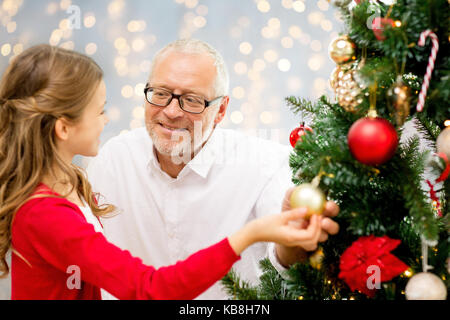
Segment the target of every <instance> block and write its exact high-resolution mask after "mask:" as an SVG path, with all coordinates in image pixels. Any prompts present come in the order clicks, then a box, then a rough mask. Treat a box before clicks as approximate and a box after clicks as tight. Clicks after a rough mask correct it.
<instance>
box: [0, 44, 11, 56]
mask: <svg viewBox="0 0 450 320" xmlns="http://www.w3.org/2000/svg"><path fill="white" fill-rule="evenodd" d="M1 53H2V55H3V56H4V57H6V56H8V55H9V54H10V53H11V45H10V44H9V43H6V44H4V45H3V46H2V49H1Z"/></svg>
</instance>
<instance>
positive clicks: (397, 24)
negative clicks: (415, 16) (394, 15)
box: [394, 20, 402, 27]
mask: <svg viewBox="0 0 450 320" xmlns="http://www.w3.org/2000/svg"><path fill="white" fill-rule="evenodd" d="M394 25H395V26H396V27H401V26H402V22H401V21H400V20H397V21H395V22H394Z"/></svg>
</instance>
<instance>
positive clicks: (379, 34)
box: [372, 17, 395, 41]
mask: <svg viewBox="0 0 450 320" xmlns="http://www.w3.org/2000/svg"><path fill="white" fill-rule="evenodd" d="M387 25H391V26H392V27H393V26H395V24H394V20H392V19H389V18H381V17H375V18H374V19H373V20H372V30H373V33H374V34H375V38H377V39H378V40H380V41H383V40H384V39H386V37H385V36H384V35H383V32H384V29H385V27H386V26H387Z"/></svg>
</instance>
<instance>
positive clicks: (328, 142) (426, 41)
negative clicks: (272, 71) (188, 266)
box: [222, 0, 450, 300]
mask: <svg viewBox="0 0 450 320" xmlns="http://www.w3.org/2000/svg"><path fill="white" fill-rule="evenodd" d="M334 4H335V6H336V7H337V8H338V10H339V11H340V12H341V15H342V17H343V19H344V22H345V26H346V30H345V31H344V32H343V33H342V35H341V36H339V37H338V38H337V39H336V40H334V41H333V42H332V43H331V44H330V48H329V53H330V57H331V58H332V59H333V60H334V61H335V62H336V64H337V67H336V69H335V71H334V72H333V73H332V75H331V78H330V85H331V87H332V88H333V89H334V91H335V97H331V98H328V97H325V96H323V97H321V98H320V99H319V100H318V101H316V102H311V101H308V100H305V99H301V98H296V97H289V98H287V99H286V100H287V103H288V105H289V106H290V107H291V109H292V111H293V112H294V113H295V114H297V115H299V116H300V115H301V116H304V115H308V116H310V117H312V118H313V121H312V132H311V131H309V132H306V130H304V128H303V127H300V129H301V130H300V131H301V132H302V134H301V139H298V141H295V140H296V139H294V141H293V142H294V144H293V145H294V146H295V148H294V149H293V153H292V155H291V159H290V166H291V169H292V172H293V181H294V182H295V183H296V184H297V185H303V184H305V183H311V181H313V182H314V183H315V185H316V186H317V187H318V188H319V189H320V190H322V191H323V192H324V193H325V194H326V196H327V198H328V199H331V200H334V201H335V202H336V203H337V204H338V205H339V207H340V213H339V216H338V217H337V218H336V219H335V221H337V222H338V223H339V225H340V232H339V233H338V234H337V235H335V236H330V237H329V239H328V241H326V242H324V243H323V244H321V245H320V248H319V249H318V250H317V251H316V252H314V253H313V254H312V255H311V256H310V257H309V259H308V260H307V261H306V262H304V263H297V264H295V265H293V266H291V268H290V269H289V270H288V271H287V272H286V274H284V275H281V274H280V273H279V272H278V271H276V270H275V268H274V267H273V266H272V265H271V263H270V262H269V260H268V259H265V260H263V261H261V262H260V265H261V268H262V270H263V271H264V273H263V275H262V276H261V278H260V283H259V285H257V286H251V285H249V284H248V283H246V282H244V281H241V280H240V278H239V275H238V274H236V273H234V272H230V273H229V274H228V275H227V276H226V277H225V278H224V279H223V280H222V283H223V284H224V285H225V287H226V289H227V290H228V292H229V294H230V296H231V297H232V298H234V299H305V300H308V299H312V300H323V299H330V300H331V299H350V300H353V299H380V300H385V299H398V300H401V299H405V298H407V299H446V297H447V296H448V290H449V287H450V279H449V248H450V237H449V230H450V223H449V216H450V215H449V213H450V201H449V200H450V179H447V177H448V175H449V171H450V162H449V160H450V123H449V122H450V120H449V119H450V54H449V53H450V1H448V0H397V1H392V0H391V1H387V0H384V1H383V0H379V1H369V0H360V1H350V0H347V1H346V0H340V1H334ZM333 99H334V100H333ZM407 121H413V123H414V126H415V128H416V129H417V131H418V132H419V133H420V135H421V136H422V138H421V139H425V140H426V141H427V142H428V145H429V148H425V149H424V148H420V139H419V137H418V136H417V135H414V136H412V137H409V138H407V139H405V141H402V143H400V142H399V141H400V139H401V137H402V133H403V132H404V131H403V130H404V125H405V122H407ZM446 126H447V127H446ZM297 131H299V130H297ZM296 133H297V132H296ZM297 135H298V133H297ZM291 138H292V137H291ZM291 200H292V199H291ZM291 203H292V202H291Z"/></svg>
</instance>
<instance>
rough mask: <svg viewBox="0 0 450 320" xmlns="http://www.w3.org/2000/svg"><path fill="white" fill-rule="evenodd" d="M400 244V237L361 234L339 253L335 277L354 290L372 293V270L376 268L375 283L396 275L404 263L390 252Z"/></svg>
mask: <svg viewBox="0 0 450 320" xmlns="http://www.w3.org/2000/svg"><path fill="white" fill-rule="evenodd" d="M399 244H400V240H394V239H391V238H389V237H387V236H383V237H375V236H368V237H361V238H359V239H358V240H356V241H355V242H353V244H352V245H351V246H350V247H349V248H348V249H347V250H345V252H344V253H343V254H342V256H341V261H340V270H341V272H340V273H339V278H340V279H343V280H344V281H345V283H347V285H348V286H349V287H350V289H351V290H352V291H355V290H358V291H360V292H362V293H365V294H366V295H367V296H369V297H373V296H374V295H375V290H376V289H375V287H378V286H377V285H373V286H370V288H369V286H368V281H367V280H368V278H369V277H371V279H369V283H372V279H374V277H373V276H372V275H373V274H375V273H374V270H375V269H377V270H379V273H378V275H379V278H378V279H376V277H375V283H381V282H385V281H389V280H391V279H392V278H394V277H396V276H398V275H400V274H401V273H403V272H404V271H405V270H406V269H408V265H406V264H405V263H403V262H402V261H401V260H400V259H398V258H397V257H395V256H394V255H393V254H391V253H390V252H391V251H392V250H394V249H395V248H396V247H397V246H398V245H399Z"/></svg>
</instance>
